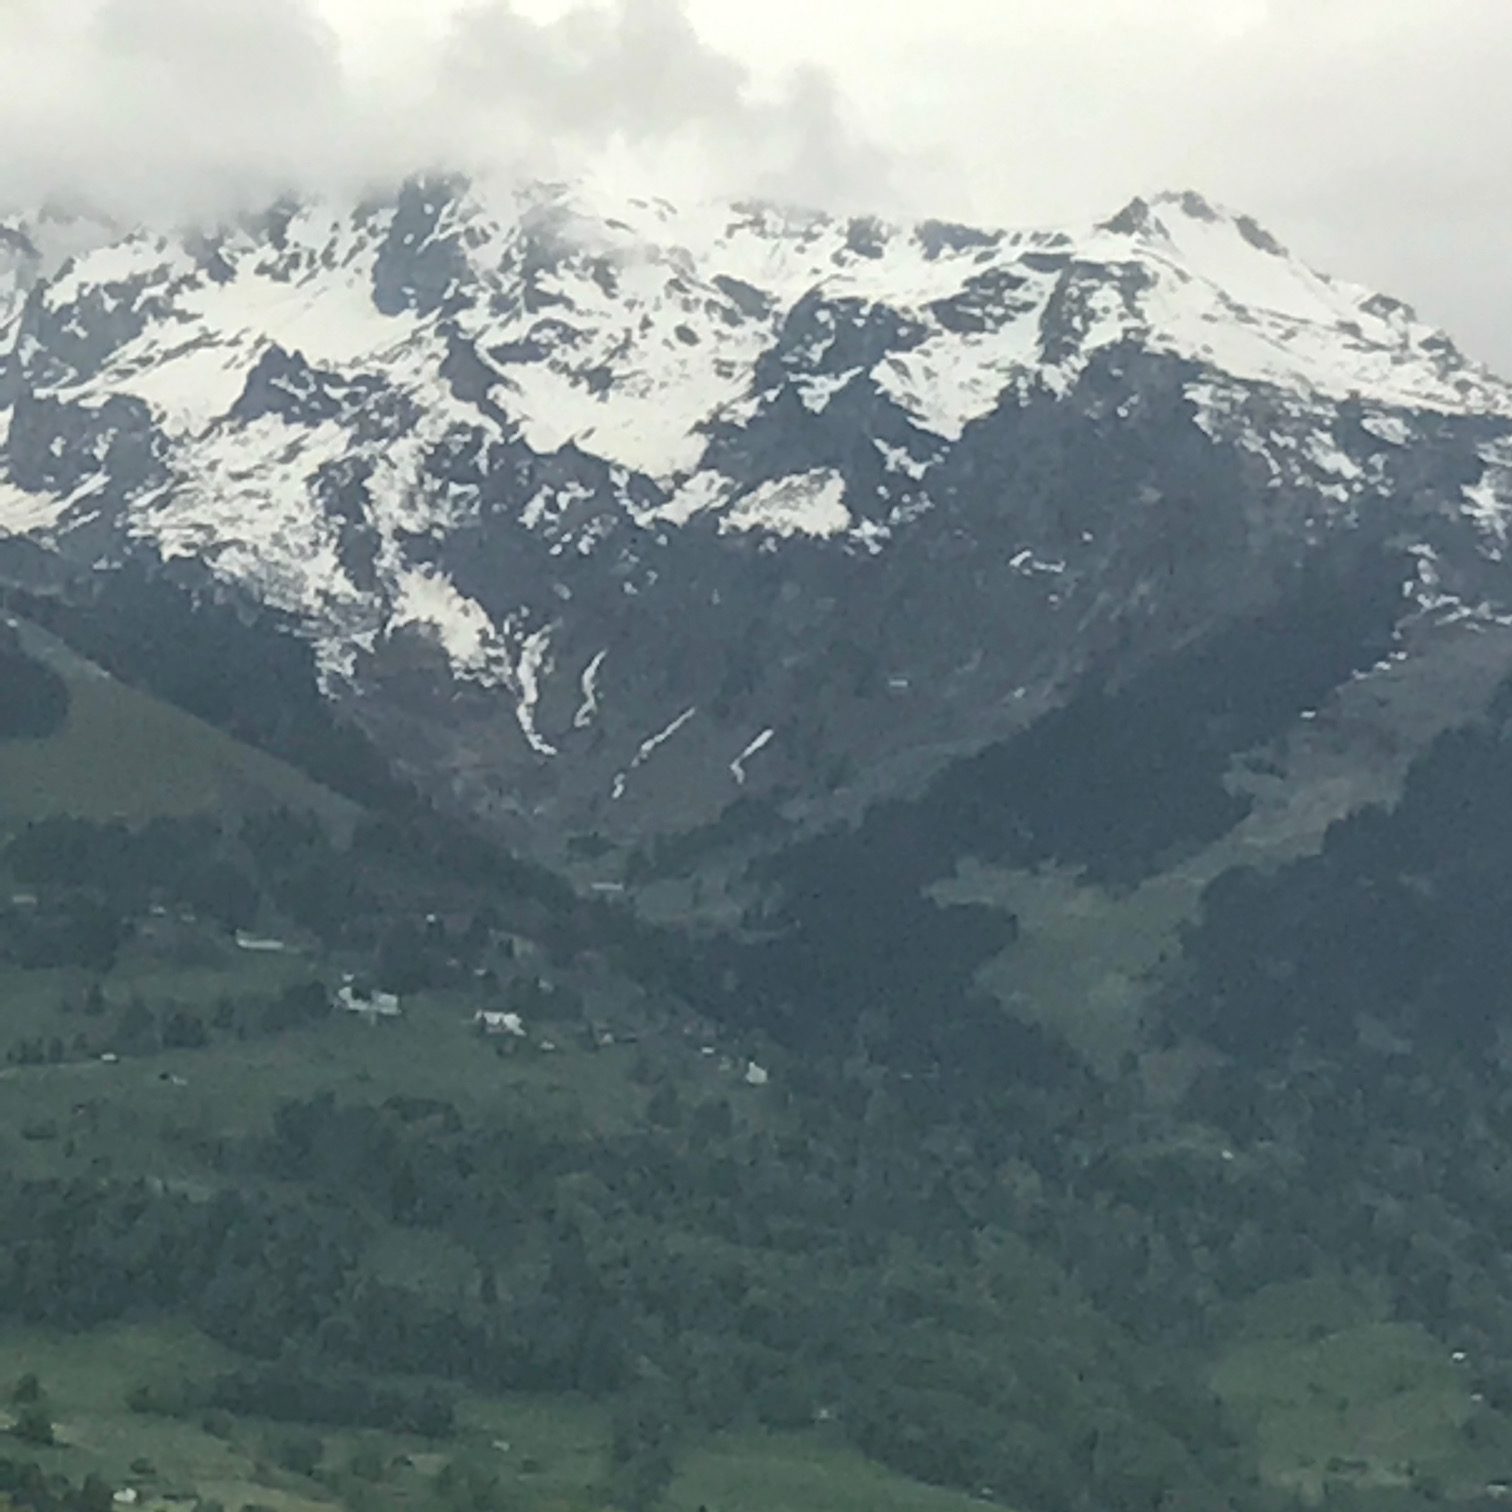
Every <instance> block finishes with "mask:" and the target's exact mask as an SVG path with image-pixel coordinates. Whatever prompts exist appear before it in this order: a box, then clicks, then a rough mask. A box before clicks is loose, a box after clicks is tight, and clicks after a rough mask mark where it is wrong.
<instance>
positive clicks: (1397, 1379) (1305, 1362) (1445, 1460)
mask: <svg viewBox="0 0 1512 1512" xmlns="http://www.w3.org/2000/svg"><path fill="white" fill-rule="evenodd" d="M1213 1386H1214V1389H1215V1391H1216V1392H1217V1393H1218V1395H1219V1397H1220V1398H1221V1399H1222V1400H1223V1402H1224V1403H1225V1405H1226V1406H1227V1407H1228V1409H1229V1410H1230V1412H1231V1413H1232V1414H1233V1416H1234V1418H1235V1420H1236V1421H1237V1422H1238V1423H1240V1424H1242V1425H1243V1426H1244V1427H1245V1428H1247V1429H1248V1431H1249V1432H1250V1433H1251V1434H1253V1436H1254V1440H1255V1443H1256V1446H1257V1449H1258V1453H1259V1460H1260V1468H1261V1472H1262V1474H1264V1475H1265V1477H1266V1478H1267V1479H1268V1480H1270V1481H1271V1482H1273V1483H1274V1484H1276V1485H1280V1486H1286V1487H1290V1488H1293V1489H1296V1490H1298V1491H1300V1492H1302V1493H1303V1494H1304V1495H1306V1496H1308V1497H1310V1498H1311V1497H1317V1496H1319V1495H1321V1494H1322V1492H1323V1489H1324V1487H1325V1486H1326V1485H1327V1484H1329V1483H1345V1484H1352V1485H1355V1486H1359V1487H1368V1488H1372V1489H1382V1490H1384V1489H1389V1488H1394V1487H1408V1486H1413V1485H1416V1486H1421V1485H1423V1484H1424V1483H1425V1482H1426V1483H1430V1484H1431V1483H1437V1484H1439V1485H1441V1486H1443V1487H1444V1488H1445V1489H1446V1491H1447V1492H1449V1493H1451V1494H1454V1495H1458V1496H1473V1495H1475V1494H1476V1492H1477V1491H1478V1490H1479V1489H1480V1488H1482V1487H1484V1486H1485V1485H1486V1484H1487V1483H1488V1482H1490V1481H1492V1480H1496V1479H1500V1478H1502V1477H1504V1476H1505V1475H1506V1473H1507V1469H1508V1467H1509V1465H1512V1425H1509V1424H1508V1423H1507V1421H1506V1419H1505V1418H1503V1417H1501V1416H1500V1415H1498V1414H1495V1413H1493V1412H1491V1411H1489V1410H1488V1409H1486V1408H1485V1407H1483V1406H1482V1405H1481V1404H1480V1403H1478V1402H1477V1401H1476V1400H1475V1399H1474V1396H1473V1394H1472V1392H1471V1389H1470V1387H1469V1385H1468V1384H1467V1371H1466V1368H1465V1366H1464V1365H1463V1364H1460V1363H1458V1362H1456V1361H1455V1360H1454V1359H1453V1358H1452V1357H1451V1351H1450V1350H1449V1349H1448V1348H1446V1346H1445V1345H1444V1344H1443V1342H1442V1341H1441V1340H1438V1339H1435V1338H1433V1337H1432V1336H1431V1335H1430V1334H1428V1333H1427V1332H1426V1331H1425V1330H1424V1329H1422V1328H1419V1327H1417V1326H1416V1325H1412V1324H1404V1323H1399V1322H1394V1321H1392V1320H1391V1319H1390V1318H1389V1317H1387V1316H1385V1315H1384V1312H1383V1310H1382V1304H1381V1301H1380V1299H1379V1298H1378V1297H1377V1296H1376V1295H1375V1294H1374V1293H1373V1290H1372V1289H1371V1288H1369V1287H1368V1286H1361V1285H1359V1284H1355V1283H1352V1282H1349V1281H1346V1280H1344V1279H1342V1278H1319V1279H1318V1280H1317V1281H1315V1282H1314V1283H1312V1284H1310V1285H1295V1286H1272V1287H1266V1288H1264V1289H1263V1290H1262V1291H1260V1292H1259V1293H1257V1294H1256V1295H1255V1296H1254V1297H1253V1298H1251V1299H1250V1300H1249V1301H1248V1302H1246V1303H1245V1304H1244V1305H1243V1306H1242V1307H1240V1308H1239V1309H1236V1316H1235V1319H1234V1332H1233V1334H1232V1337H1231V1339H1230V1341H1229V1343H1228V1345H1227V1347H1226V1348H1225V1349H1224V1351H1223V1353H1222V1356H1221V1358H1220V1360H1219V1362H1218V1365H1217V1367H1216V1369H1215V1370H1214V1372H1213Z"/></svg>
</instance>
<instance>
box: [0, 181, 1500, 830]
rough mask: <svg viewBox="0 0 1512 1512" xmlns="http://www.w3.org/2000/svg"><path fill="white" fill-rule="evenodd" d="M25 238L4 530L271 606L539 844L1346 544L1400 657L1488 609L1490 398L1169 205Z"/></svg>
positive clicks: (1495, 469)
mask: <svg viewBox="0 0 1512 1512" xmlns="http://www.w3.org/2000/svg"><path fill="white" fill-rule="evenodd" d="M49 234H50V237H51V242H52V244H57V243H58V241H59V233H58V231H57V227H56V226H55V225H54V226H52V227H51V229H50V233H49ZM48 241H49V238H48V237H46V236H43V235H42V234H41V232H40V231H39V230H38V227H37V224H35V223H27V222H23V221H15V222H13V223H11V224H9V225H7V226H6V227H5V228H4V230H3V233H0V320H3V321H4V336H3V339H0V347H3V349H4V350H5V352H6V353H7V354H8V355H6V356H5V358H4V365H3V368H0V406H3V408H0V437H3V443H0V464H3V468H4V473H3V476H4V480H5V481H4V482H3V483H0V529H6V530H9V531H11V532H14V533H16V534H24V535H27V536H29V537H32V538H33V539H35V540H38V541H42V542H45V543H49V544H54V545H56V546H57V547H58V548H59V550H61V551H62V552H64V553H65V554H71V555H75V556H77V557H78V558H79V559H80V560H83V561H86V562H88V563H90V564H91V565H93V564H96V563H108V562H110V561H112V560H121V559H123V558H125V557H128V556H132V555H147V556H149V557H152V558H161V559H164V560H167V561H175V560H177V561H180V562H183V561H184V560H185V559H188V560H189V561H192V562H195V563H198V564H200V566H201V567H202V569H203V571H204V572H205V573H207V574H209V575H211V576H213V577H214V578H216V579H219V580H222V581H224V582H226V583H228V584H232V585H235V586H236V587H237V588H238V589H240V590H243V591H245V592H247V593H249V594H250V595H252V596H253V597H254V598H255V599H257V600H258V601H260V602H262V603H265V604H267V605H268V606H270V607H272V608H274V609H277V610H279V611H282V612H284V613H288V614H292V615H293V616H295V617H296V619H297V620H298V622H299V623H300V624H301V625H302V627H303V629H304V632H305V633H307V634H308V635H309V637H310V638H311V640H312V641H313V642H314V643H315V644H316V646H317V647H318V648H319V652H320V657H321V664H322V666H323V668H324V676H325V679H326V683H327V687H328V690H329V692H330V693H331V695H332V696H333V697H335V698H339V699H342V700H344V701H345V702H347V703H348V704H349V706H350V707H351V708H352V709H353V710H354V711H355V712H356V713H357V715H358V716H359V718H361V719H362V720H363V721H364V722H365V723H366V724H367V725H368V726H369V728H370V729H371V730H372V731H374V732H375V733H376V734H378V735H379V736H380V737H381V738H382V739H383V741H384V742H385V743H386V744H387V745H388V747H389V748H390V749H391V750H392V751H394V752H395V753H397V754H398V755H399V756H400V757H401V758H402V759H403V760H404V761H405V762H406V763H407V764H408V765H409V767H410V768H411V769H412V770H414V771H415V772H416V773H418V774H420V775H421V776H422V777H424V778H425V779H426V780H428V781H430V782H433V783H436V784H438V785H444V786H446V787H448V788H449V789H450V790H451V791H452V792H453V793H454V794H455V795H456V796H458V797H460V798H461V799H462V800H463V801H465V802H466V803H468V804H469V805H471V806H472V807H473V808H474V809H475V810H477V811H478V812H479V813H482V814H485V815H489V816H491V817H492V818H494V819H495V820H496V821H498V822H499V823H501V824H503V825H505V826H506V827H507V828H509V829H510V830H511V832H512V833H513V834H514V835H515V837H516V838H517V839H522V840H530V841H533V842H535V843H537V844H539V845H540V846H541V847H543V848H545V849H552V848H554V847H555V846H557V845H559V844H561V843H563V842H564V841H565V840H566V838H567V837H569V836H571V835H573V834H585V833H588V832H594V833H600V834H604V835H607V836H609V837H611V838H613V839H620V840H625V841H630V840H635V839H640V838H644V837H646V836H648V835H654V834H658V833H668V832H674V831H678V830H682V829H686V828H690V827H693V826H696V825H700V824H706V823H709V822H711V821H713V820H715V819H716V818H717V817H718V816H719V815H720V813H721V812H723V811H725V810H726V809H727V808H728V807H729V806H730V805H731V804H732V803H733V802H734V801H735V800H737V799H739V798H743V797H745V798H749V797H774V798H781V799H782V800H783V801H785V802H786V803H787V804H788V806H789V808H788V812H789V813H790V815H791V817H793V818H794V819H795V820H797V821H800V822H801V821H803V820H805V819H809V818H823V817H825V816H827V815H829V814H831V813H835V812H840V811H843V810H846V809H847V808H850V807H860V806H864V804H865V803H866V802H867V801H869V800H871V799H874V798H876V797H878V796H881V795H885V794H887V793H890V792H893V791H901V790H903V789H905V788H907V787H908V786H909V785H911V784H916V783H917V782H919V781H922V780H924V779H925V778H927V777H928V776H929V774H930V773H931V772H934V771H936V770H938V769H939V768H940V767H941V766H942V764H943V763H944V762H945V761H947V760H948V759H949V758H951V757H952V756H956V755H960V754H962V753H966V752H969V751H972V750H975V749H979V748H982V747H984V746H987V745H990V744H992V743H993V742H995V741H999V740H1001V739H1004V738H1006V737H1007V736H1009V735H1011V734H1012V733H1014V732H1015V731H1018V730H1022V729H1024V728H1026V727H1027V726H1028V725H1030V724H1031V723H1032V722H1033V721H1034V720H1035V719H1036V718H1037V717H1038V716H1039V715H1041V714H1043V713H1044V712H1045V711H1046V710H1048V709H1050V708H1052V707H1054V706H1055V705H1057V704H1058V703H1060V702H1062V701H1063V700H1064V699H1065V698H1066V697H1067V696H1068V695H1069V694H1071V693H1072V692H1073V691H1074V690H1075V689H1077V688H1078V687H1079V686H1081V685H1082V684H1083V680H1084V679H1086V678H1087V677H1088V676H1089V675H1091V674H1094V673H1095V674H1096V675H1097V676H1098V677H1099V678H1104V679H1111V681H1112V682H1113V683H1117V682H1119V681H1120V680H1121V679H1126V678H1128V677H1130V676H1133V675H1135V674H1136V673H1137V672H1138V671H1139V670H1140V669H1141V668H1142V667H1145V666H1148V665H1150V664H1153V663H1155V662H1156V661H1158V660H1159V659H1160V658H1161V657H1162V656H1165V655H1167V654H1169V653H1171V652H1172V651H1174V650H1176V649H1177V648H1179V647H1182V646H1184V645H1186V644H1187V643H1188V642H1190V641H1192V640H1193V639H1194V638H1200V637H1202V636H1204V635H1208V634H1210V633H1213V632H1214V631H1215V630H1218V629H1221V628H1222V627H1224V626H1226V625H1229V624H1232V623H1234V622H1235V621H1236V620H1239V619H1242V618H1244V617H1247V616H1251V615H1260V614H1263V613H1265V612H1267V611H1268V610H1270V609H1271V608H1273V607H1274V606H1275V605H1276V604H1277V603H1280V602H1284V601H1285V600H1286V596H1287V595H1288V594H1289V593H1291V592H1292V591H1293V590H1294V589H1295V587H1296V584H1297V582H1298V581H1299V578H1300V575H1301V574H1302V572H1303V569H1304V566H1306V565H1307V564H1316V563H1318V562H1319V561H1324V560H1329V559H1332V558H1334V557H1338V558H1340V559H1341V560H1344V561H1354V560H1355V559H1357V558H1358V559H1364V557H1366V556H1370V555H1374V556H1377V557H1382V556H1383V557H1385V558H1386V559H1388V560H1391V561H1396V562H1399V564H1400V565H1399V567H1398V568H1396V569H1394V570H1398V571H1399V572H1400V574H1401V578H1402V587H1403V596H1402V616H1403V635H1404V640H1403V644H1404V645H1409V646H1410V644H1411V643H1412V639H1413V636H1414V635H1415V634H1416V633H1417V631H1418V630H1419V629H1422V628H1423V627H1427V626H1433V627H1437V630H1436V631H1435V633H1438V631H1441V630H1442V629H1443V627H1444V626H1445V625H1449V626H1458V627H1459V631H1458V632H1457V633H1463V634H1466V635H1468V634H1472V633H1475V632H1476V631H1477V629H1484V628H1486V627H1488V626H1491V625H1493V624H1495V623H1497V622H1498V621H1499V620H1501V618H1502V617H1503V616H1504V615H1506V614H1507V613H1508V612H1509V611H1512V602H1509V600H1512V583H1509V579H1508V574H1507V571H1506V567H1505V564H1504V561H1503V553H1504V549H1505V545H1506V535H1507V529H1508V521H1509V519H1512V513H1509V509H1512V388H1509V386H1508V385H1506V384H1504V383H1502V382H1501V381H1500V380H1498V379H1497V378H1495V377H1493V376H1492V375H1490V374H1488V373H1486V372H1485V371H1483V370H1480V369H1478V368H1476V367H1475V366H1474V365H1473V364H1471V363H1469V362H1468V361H1467V360H1465V359H1464V358H1463V357H1462V356H1461V355H1460V354H1459V353H1458V352H1457V351H1456V350H1455V348H1454V346H1453V344H1452V343H1451V342H1450V341H1449V340H1448V339H1447V338H1446V337H1444V336H1443V335H1442V334H1440V333H1438V332H1435V331H1432V330H1430V329H1428V328H1426V327H1424V326H1422V325H1420V324H1419V323H1417V321H1416V320H1415V319H1414V318H1413V316H1412V314H1411V312H1410V311H1408V310H1406V309H1405V308H1404V307H1403V306H1401V305H1399V304H1397V303H1395V302H1393V301H1391V300H1388V299H1385V298H1383V297H1381V296H1378V295H1373V294H1370V293H1368V292H1367V291H1364V290H1360V289H1356V288H1353V287H1350V286H1348V285H1344V284H1340V283H1337V282H1335V281H1333V280H1330V279H1327V278H1324V277H1321V276H1319V275H1317V274H1315V273H1312V272H1311V271H1309V270H1308V269H1306V268H1304V267H1303V266H1301V265H1300V264H1299V263H1298V262H1297V261H1296V260H1295V259H1293V258H1291V257H1290V256H1289V255H1288V254H1287V253H1286V251H1285V250H1284V249H1283V248H1281V247H1280V246H1279V245H1278V244H1277V243H1276V242H1275V241H1274V240H1273V239H1272V238H1271V237H1270V236H1269V235H1268V234H1267V233H1266V232H1264V231H1263V230H1262V229H1261V228H1260V227H1258V226H1256V225H1255V224H1254V223H1253V222H1252V221H1250V220H1248V219H1247V218H1245V217H1235V216H1231V215H1229V214H1227V213H1225V212H1222V211H1220V210H1217V209H1215V208H1213V207H1212V206H1210V205H1208V204H1207V203H1206V202H1204V201H1202V200H1201V199H1199V198H1198V197H1196V196H1193V195H1176V196H1163V197H1159V198H1157V199H1154V200H1151V201H1135V202H1134V203H1132V204H1131V205H1129V206H1128V207H1127V208H1126V209H1125V210H1124V211H1122V212H1121V213H1120V214H1118V215H1117V216H1115V217H1114V218H1113V219H1111V220H1110V221H1108V222H1106V223H1104V224H1102V225H1100V226H1095V227H1089V228H1085V229H1084V230H1082V231H1079V232H1074V233H1073V232H1033V233H1009V232H998V231H990V230H977V229H972V228H967V227H959V226H949V225H943V224H939V223H927V224H924V225H919V226H911V227H893V226H887V225H883V224H881V223H879V222H876V221H869V220H867V221H862V220H850V221H847V220H845V219H836V218H830V217H826V216H821V215H799V214H793V213H788V212H782V211H779V210H776V209H773V208H771V207H766V206H721V207H715V208H712V209H709V208H705V209H702V210H698V211H689V212H682V211H678V210H675V209H673V208H672V207H670V206H668V205H665V204H663V203H660V202H633V203H611V202H606V201H594V200H593V199H591V198H590V197H588V196H586V195H585V194H583V193H580V192H578V191H569V190H563V189H557V188H535V189H531V190H528V191H519V192H510V193H507V194H505V193H501V194H495V195H490V194H486V193H483V192H482V191H480V190H478V189H475V188H474V187H472V186H469V185H467V184H464V183H460V182H455V181H435V182H427V183H418V184H410V185H407V186H405V187H404V188H403V189H402V191H400V192H399V194H398V195H397V196H396V197H394V198H393V199H392V200H390V201H388V202H386V203H373V204H368V205H363V206H357V207H341V206H332V205H304V206H279V207H275V208H274V209H273V210H271V211H269V212H268V213H267V214H266V215H263V216H261V217H258V218H257V219H256V220H249V221H248V222H246V223H243V224H240V225H237V226H233V227H227V228H222V229H220V230H217V231H216V232H214V233H213V234H206V233H204V232H203V231H201V232H197V233H195V234H193V235H187V234H185V235H171V236H169V235H161V234H158V233H156V232H150V231H145V230H143V231H134V232H129V233H122V232H119V231H116V230H114V229H112V228H104V227H96V228H93V229H92V232H91V235H90V236H89V237H88V238H84V237H82V236H79V237H75V238H74V244H75V245H77V244H78V243H80V242H83V243H86V245H85V249H84V250H82V251H77V250H76V251H75V252H74V255H71V256H67V257H60V256H57V255H54V256H49V255H47V254H46V253H45V252H44V251H43V250H39V248H42V247H44V246H45V245H46V244H48ZM89 242H92V243H94V245H92V246H90V245H87V243H89ZM1355 671H1357V672H1364V673H1365V675H1367V676H1368V675H1371V674H1370V673H1369V672H1368V669H1355ZM848 800H854V801H853V802H848Z"/></svg>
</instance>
